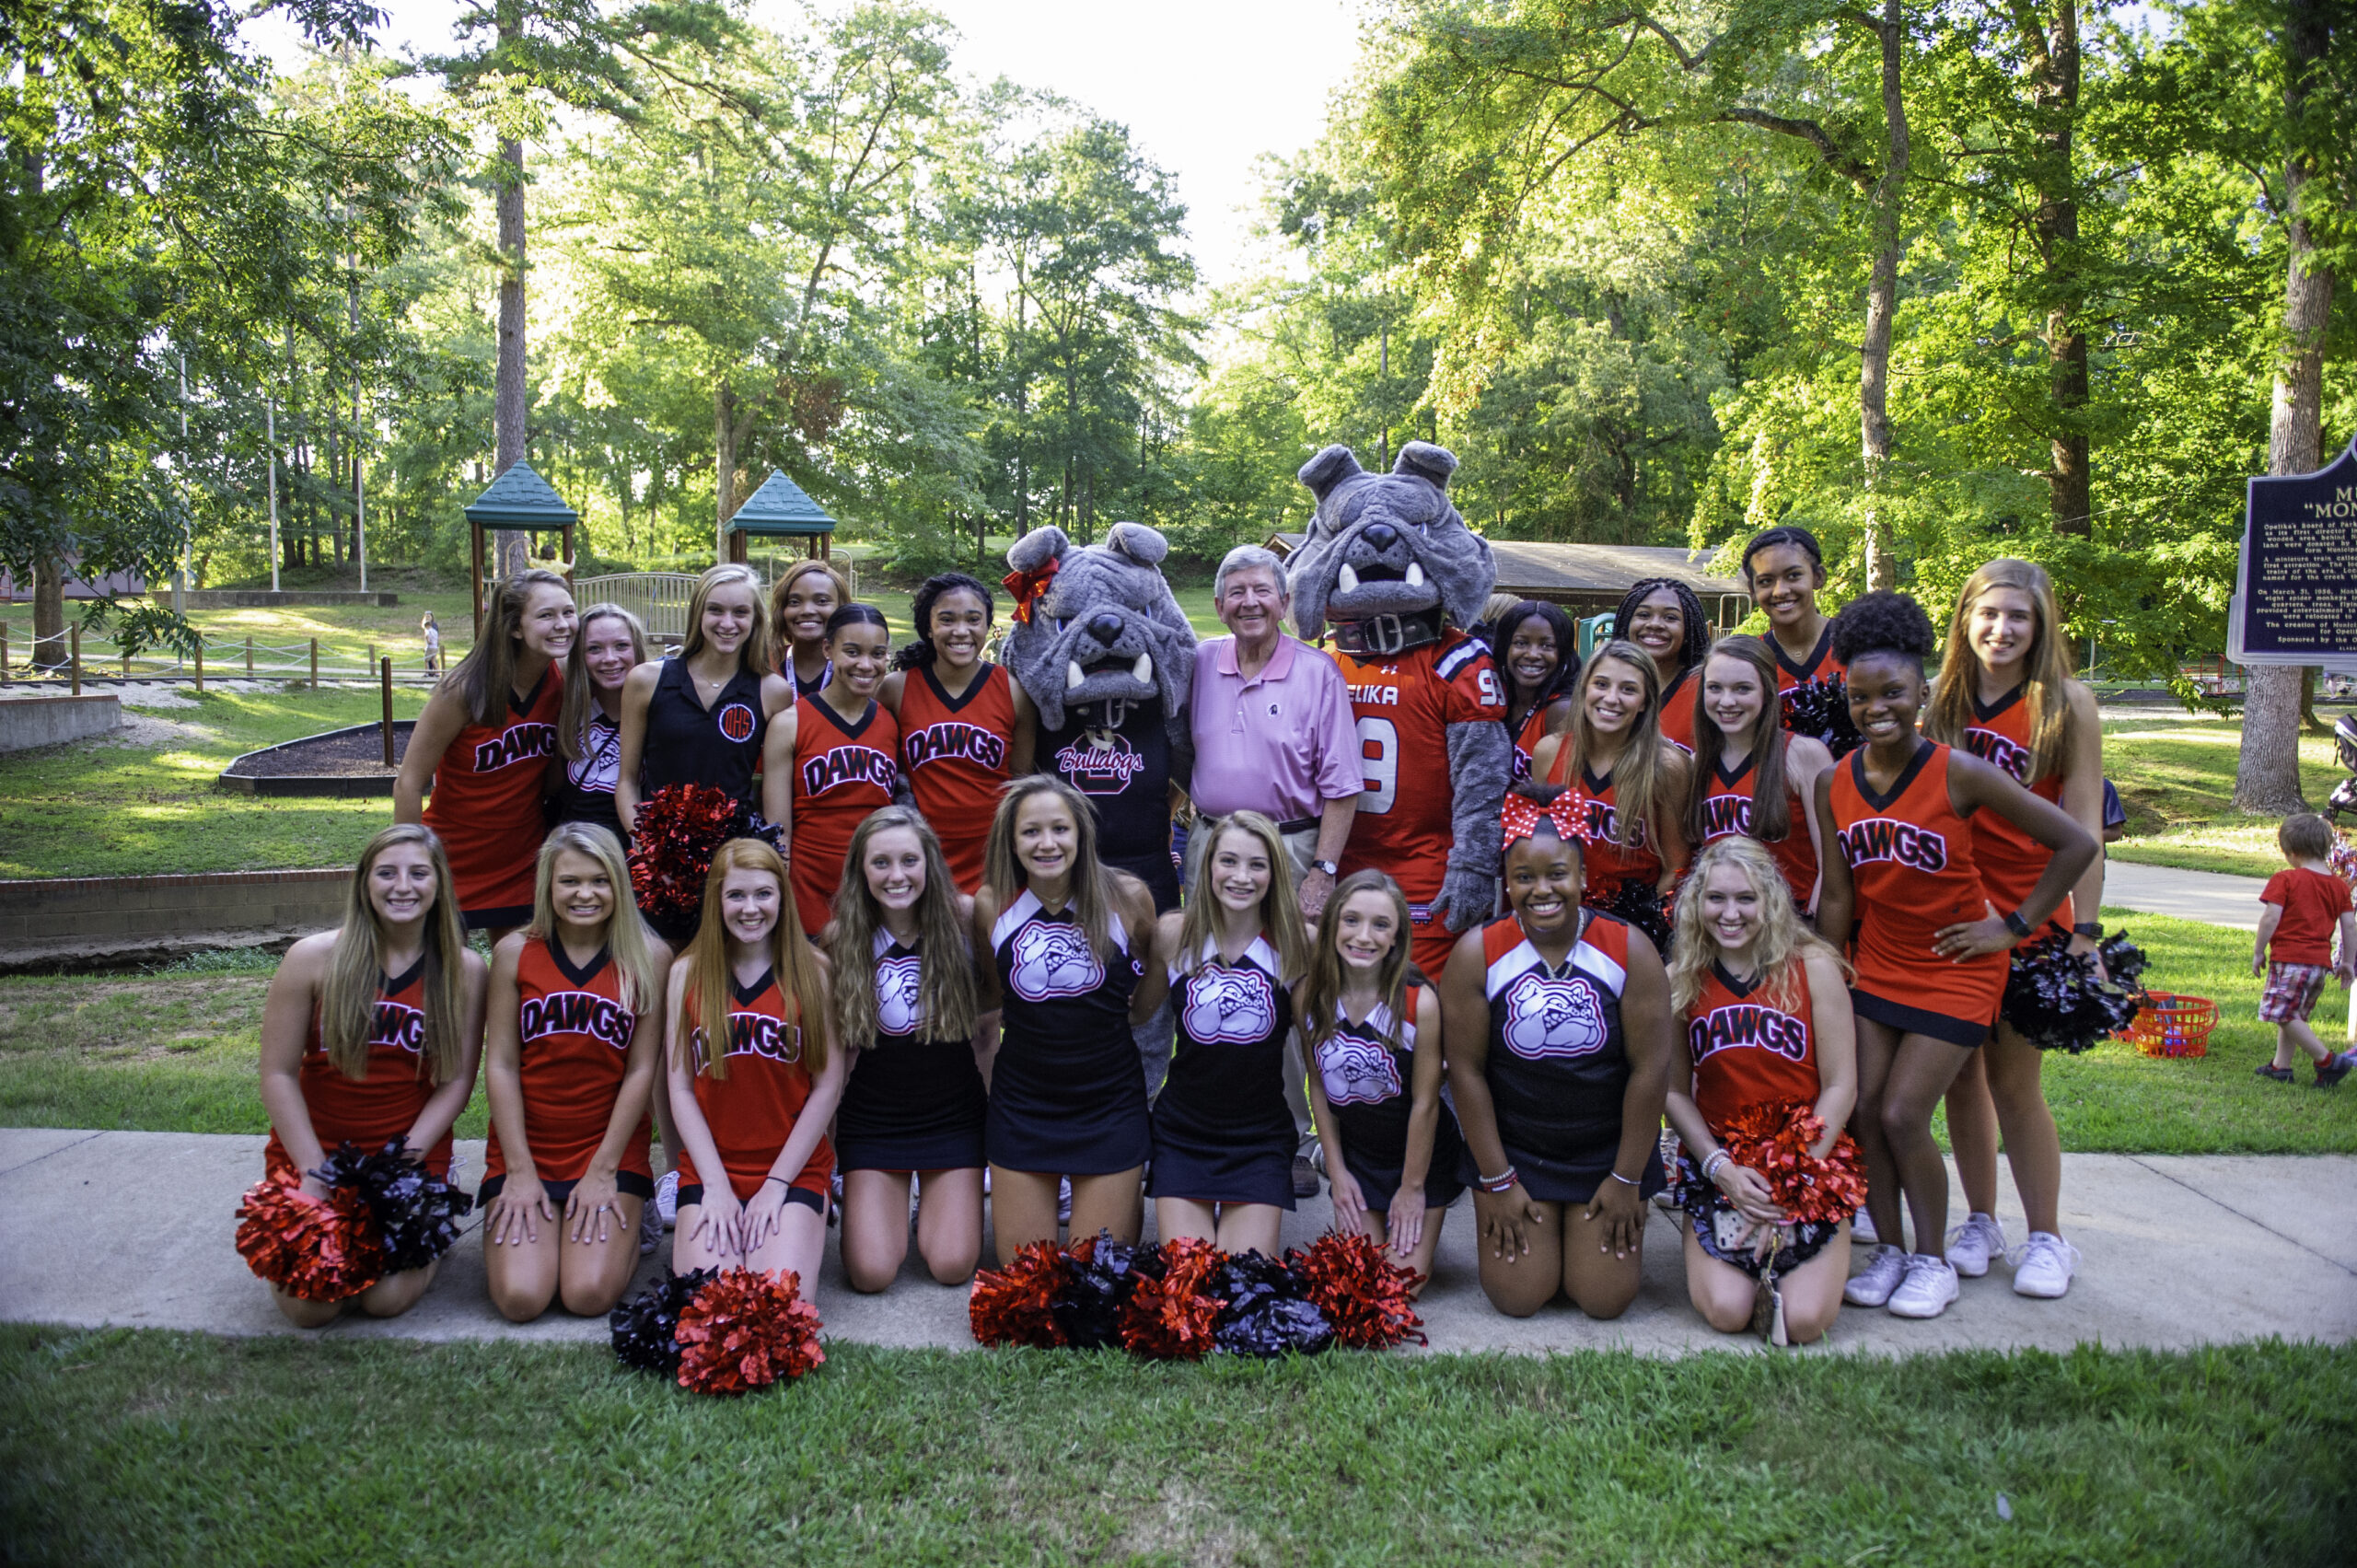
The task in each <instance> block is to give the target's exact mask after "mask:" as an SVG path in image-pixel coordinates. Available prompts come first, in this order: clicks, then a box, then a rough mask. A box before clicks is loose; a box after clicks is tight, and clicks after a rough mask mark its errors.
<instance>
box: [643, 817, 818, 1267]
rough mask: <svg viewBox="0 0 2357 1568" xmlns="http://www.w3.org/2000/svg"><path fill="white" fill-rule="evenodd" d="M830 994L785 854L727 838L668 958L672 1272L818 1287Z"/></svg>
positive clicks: (755, 842)
mask: <svg viewBox="0 0 2357 1568" xmlns="http://www.w3.org/2000/svg"><path fill="white" fill-rule="evenodd" d="M827 1000H828V998H827V960H826V959H824V958H820V957H819V954H818V952H817V951H816V950H815V949H814V948H813V947H811V945H810V944H809V943H808V942H807V941H805V940H804V939H803V936H802V925H801V923H800V922H799V921H797V920H796V919H795V915H794V904H793V900H791V899H790V898H789V897H788V895H787V892H786V877H785V863H784V861H782V860H780V859H779V858H778V854H777V852H776V851H775V850H773V849H772V848H770V846H769V845H767V844H765V843H763V842H761V840H759V839H731V840H729V841H728V842H726V843H725V844H723V845H721V846H720V851H719V853H718V854H714V856H713V857H712V871H711V874H710V875H709V876H707V877H705V878H704V893H703V917H702V921H701V922H700V923H698V924H697V927H696V935H695V940H694V942H693V943H691V945H690V946H689V948H688V950H687V951H686V952H685V953H683V954H681V955H680V956H679V959H678V960H677V961H676V962H674V963H673V964H672V965H671V979H670V1028H669V1031H668V1041H669V1061H670V1094H671V1117H672V1120H673V1121H676V1122H677V1123H678V1124H679V1142H680V1144H682V1145H683V1147H682V1150H681V1156H682V1157H681V1158H680V1161H679V1229H678V1233H677V1234H676V1235H675V1236H674V1237H672V1243H671V1267H672V1270H673V1272H678V1273H682V1274H684V1273H687V1272H690V1271H691V1270H694V1269H712V1268H719V1269H733V1268H747V1269H752V1270H756V1271H758V1272H763V1273H771V1272H776V1271H778V1270H781V1269H790V1270H792V1271H793V1272H795V1273H797V1274H799V1275H801V1276H802V1296H803V1299H804V1300H806V1301H811V1300H815V1299H817V1296H818V1288H819V1258H820V1255H821V1254H822V1253H823V1252H824V1251H825V1249H826V1241H827V1190H828V1188H829V1186H830V1184H831V1183H832V1181H833V1179H834V1174H835V1151H834V1150H833V1149H832V1148H830V1147H829V1146H828V1144H827V1123H828V1122H829V1121H832V1120H833V1119H834V1114H835V1106H836V1104H837V1103H838V1102H839V1101H840V1100H841V1099H842V1093H843V1057H842V1051H838V1050H836V1049H835V1044H834V1042H833V1041H832V1040H830V1039H829V1038H828V1035H829V1032H830V1027H829V1015H828V1010H827ZM720 1018H726V1019H727V1023H726V1025H725V1026H722V1027H720V1028H713V1027H711V1025H709V1024H708V1023H707V1022H706V1020H710V1019H720ZM714 1036H718V1037H719V1038H720V1039H721V1040H723V1041H724V1042H725V1043H724V1044H723V1045H722V1047H721V1049H720V1050H719V1051H716V1052H715V1051H714V1050H713V1046H712V1042H713V1039H714Z"/></svg>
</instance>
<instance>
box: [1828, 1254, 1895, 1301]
mask: <svg viewBox="0 0 2357 1568" xmlns="http://www.w3.org/2000/svg"><path fill="white" fill-rule="evenodd" d="M1906 1272H1907V1254H1906V1253H1904V1252H1901V1251H1900V1250H1899V1249H1898V1248H1896V1247H1877V1248H1875V1249H1874V1253H1873V1255H1872V1256H1870V1257H1869V1258H1867V1260H1866V1266H1865V1267H1864V1269H1861V1270H1860V1271H1859V1272H1857V1273H1856V1274H1854V1275H1852V1277H1851V1280H1850V1283H1848V1284H1846V1285H1843V1286H1842V1287H1841V1299H1842V1300H1844V1301H1846V1302H1848V1303H1849V1304H1850V1305H1851V1306H1852V1307H1880V1306H1882V1305H1883V1304H1884V1303H1886V1302H1887V1301H1888V1300H1889V1299H1890V1293H1891V1292H1892V1291H1894V1290H1897V1289H1898V1282H1899V1280H1900V1278H1901V1277H1902V1276H1903V1275H1905V1273H1906Z"/></svg>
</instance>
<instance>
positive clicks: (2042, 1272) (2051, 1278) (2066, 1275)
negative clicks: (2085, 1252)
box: [2007, 1230, 2079, 1301]
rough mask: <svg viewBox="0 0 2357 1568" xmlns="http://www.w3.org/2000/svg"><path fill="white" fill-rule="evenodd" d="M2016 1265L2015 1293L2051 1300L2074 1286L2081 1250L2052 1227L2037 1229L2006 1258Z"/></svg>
mask: <svg viewBox="0 0 2357 1568" xmlns="http://www.w3.org/2000/svg"><path fill="white" fill-rule="evenodd" d="M2007 1261H2009V1262H2011V1263H2012V1264H2013V1266H2014V1295H2034V1296H2036V1297H2038V1299H2039V1300H2040V1301H2052V1300H2054V1299H2055V1298H2057V1297H2058V1296H2060V1295H2061V1294H2062V1293H2063V1292H2064V1291H2066V1290H2069V1289H2070V1288H2071V1276H2072V1274H2073V1273H2074V1272H2077V1270H2078V1267H2079V1249H2077V1248H2075V1247H2073V1246H2072V1245H2071V1244H2070V1243H2069V1242H2067V1241H2065V1240H2063V1239H2062V1238H2061V1237H2059V1236H2057V1235H2055V1234H2054V1233H2053V1232H2052V1231H2049V1230H2034V1231H2031V1232H2030V1233H2029V1239H2028V1240H2027V1241H2025V1242H2023V1243H2022V1245H2021V1247H2020V1249H2018V1250H2017V1251H2015V1252H2014V1254H2013V1256H2012V1257H2011V1258H2010V1259H2008V1260H2007Z"/></svg>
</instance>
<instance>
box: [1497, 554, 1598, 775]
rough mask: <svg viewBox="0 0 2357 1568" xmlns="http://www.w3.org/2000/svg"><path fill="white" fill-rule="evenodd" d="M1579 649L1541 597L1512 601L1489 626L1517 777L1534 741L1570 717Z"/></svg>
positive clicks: (1568, 626)
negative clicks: (1502, 678)
mask: <svg viewBox="0 0 2357 1568" xmlns="http://www.w3.org/2000/svg"><path fill="white" fill-rule="evenodd" d="M1490 660H1491V662H1492V663H1493V664H1495V665H1496V666H1497V667H1498V668H1500V669H1502V670H1504V672H1505V677H1506V716H1505V726H1506V734H1507V736H1508V737H1510V738H1512V739H1513V741H1514V776H1515V778H1517V779H1527V778H1528V777H1529V776H1530V759H1531V757H1532V755H1533V754H1534V753H1536V752H1537V751H1538V744H1539V742H1540V741H1542V740H1544V739H1546V738H1547V737H1548V736H1550V735H1551V734H1553V733H1554V732H1555V731H1556V730H1558V729H1560V728H1562V726H1563V723H1564V721H1565V720H1567V719H1568V718H1570V717H1571V713H1572V704H1573V697H1574V692H1575V690H1576V688H1577V687H1578V685H1579V675H1580V660H1579V633H1578V631H1577V630H1576V629H1575V628H1574V627H1573V625H1572V618H1571V617H1570V616H1568V615H1566V614H1564V613H1563V611H1562V607H1561V606H1558V605H1552V604H1549V603H1547V602H1546V601H1545V600H1543V599H1529V598H1525V599H1515V600H1514V601H1513V602H1512V603H1510V604H1509V605H1507V606H1506V608H1505V610H1504V612H1503V613H1501V614H1500V615H1499V616H1498V618H1497V619H1496V621H1494V622H1493V623H1492V628H1491V632H1490Z"/></svg>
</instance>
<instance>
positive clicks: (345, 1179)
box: [311, 1138, 475, 1274]
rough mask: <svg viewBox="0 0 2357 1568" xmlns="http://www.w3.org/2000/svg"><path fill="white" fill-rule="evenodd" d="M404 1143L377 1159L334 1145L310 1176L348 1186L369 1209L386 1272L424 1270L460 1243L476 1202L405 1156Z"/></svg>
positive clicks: (355, 1148)
mask: <svg viewBox="0 0 2357 1568" xmlns="http://www.w3.org/2000/svg"><path fill="white" fill-rule="evenodd" d="M407 1147H408V1141H407V1140H406V1139H403V1138H395V1139H392V1140H391V1141H390V1142H389V1143H387V1144H385V1146H384V1147H383V1148H381V1149H379V1150H377V1152H376V1153H375V1154H373V1155H369V1154H363V1153H361V1152H360V1149H359V1147H358V1146H357V1145H356V1144H340V1145H338V1146H337V1148H336V1151H335V1153H333V1154H331V1155H330V1156H328V1162H327V1164H325V1165H323V1166H321V1167H319V1169H317V1170H315V1171H313V1172H312V1173H311V1174H312V1175H314V1176H316V1177H318V1178H319V1179H320V1180H321V1181H323V1182H325V1183H326V1184H327V1185H328V1186H330V1187H350V1188H353V1189H354V1190H355V1191H358V1192H359V1194H360V1201H361V1202H364V1203H366V1205H367V1206H368V1217H369V1219H370V1220H371V1221H372V1222H374V1224H375V1225H376V1227H377V1245H378V1246H380V1247H382V1248H383V1249H384V1251H385V1272H387V1273H389V1274H399V1273H404V1272H407V1271H409V1270H411V1269H423V1268H424V1267H425V1265H427V1264H428V1263H431V1262H433V1261H434V1260H435V1259H437V1258H439V1257H441V1256H442V1254H444V1253H445V1252H447V1251H448V1250H450V1249H451V1248H453V1247H455V1246H457V1245H458V1243H459V1219H460V1218H461V1217H462V1216H463V1215H465V1214H468V1213H469V1212H470V1210H472V1209H473V1208H474V1206H475V1201H474V1200H473V1199H472V1198H470V1197H469V1196H468V1195H467V1194H466V1193H464V1192H461V1191H459V1190H458V1189H457V1188H455V1187H453V1186H451V1185H450V1184H449V1183H448V1182H447V1181H444V1180H441V1179H438V1178H436V1177H435V1176H433V1175H432V1174H431V1173H429V1172H428V1171H427V1170H426V1168H425V1167H424V1165H422V1164H419V1163H418V1162H417V1161H415V1160H412V1159H410V1158H408V1157H406V1156H404V1155H403V1153H402V1151H403V1150H404V1149H405V1148H407Z"/></svg>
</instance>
